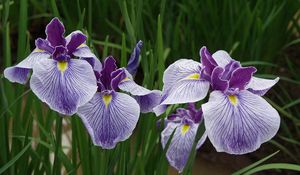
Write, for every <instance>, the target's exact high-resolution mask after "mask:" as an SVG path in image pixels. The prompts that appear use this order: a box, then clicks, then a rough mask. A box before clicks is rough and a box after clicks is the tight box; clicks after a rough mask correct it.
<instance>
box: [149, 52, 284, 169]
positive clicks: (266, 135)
mask: <svg viewBox="0 0 300 175" xmlns="http://www.w3.org/2000/svg"><path fill="white" fill-rule="evenodd" d="M200 57H201V63H199V62H196V61H193V60H191V59H180V60H178V61H176V62H175V63H173V64H171V65H170V66H169V67H168V68H167V69H166V71H165V73H164V77H163V81H164V87H163V92H162V99H161V102H160V105H158V106H157V107H155V108H154V112H155V113H156V114H157V115H160V114H161V113H163V112H164V111H165V109H166V107H167V105H171V104H180V103H195V102H198V101H200V100H203V99H204V98H205V97H206V95H207V93H208V92H209V89H210V88H211V93H210V96H209V99H208V102H207V103H204V104H202V106H201V115H203V120H204V125H205V129H206V132H205V134H204V135H203V138H204V137H205V136H206V134H207V136H208V138H209V140H210V141H211V143H212V144H213V146H214V147H215V148H216V150H217V151H218V152H227V153H230V154H245V153H249V152H253V151H255V150H256V149H258V148H259V147H260V145H261V144H262V143H264V142H266V141H268V140H270V139H271V138H272V137H273V136H274V135H275V134H276V133H277V131H278V129H279V126H280V116H279V114H278V112H277V111H276V110H275V109H274V108H273V107H272V106H271V105H270V104H269V103H268V102H267V101H266V100H265V99H263V98H262V97H261V96H263V95H264V94H265V93H266V92H267V91H268V90H269V89H270V88H271V87H272V86H274V85H275V84H276V83H277V82H278V80H279V78H276V79H274V80H268V79H262V78H257V77H254V76H253V74H254V73H255V72H256V68H255V67H242V66H241V64H240V63H239V62H238V61H236V60H234V59H232V58H231V57H230V56H229V54H228V53H227V52H225V51H222V50H221V51H217V52H216V53H214V54H213V55H211V54H210V53H209V51H208V50H207V48H206V47H203V48H201V50H200ZM191 109H192V108H191V107H189V108H188V109H187V110H183V109H180V110H179V111H178V110H177V114H176V115H175V116H176V117H180V118H181V125H178V124H177V120H171V122H170V119H169V118H174V115H171V116H169V118H168V119H167V121H168V124H167V125H166V128H165V130H164V131H163V133H162V134H161V135H162V138H165V137H166V135H168V134H169V132H170V131H171V130H174V128H178V129H177V130H180V131H181V132H180V131H177V130H176V132H175V134H174V138H173V139H172V142H171V147H170V148H169V149H171V150H172V152H173V153H175V152H181V151H182V150H183V148H184V147H185V148H186V149H184V151H185V154H187V155H188V154H189V151H190V147H191V145H190V144H187V141H186V139H187V138H189V139H191V140H192V142H193V139H192V138H194V137H195V136H194V135H195V132H196V131H197V129H195V128H194V127H188V126H190V124H193V125H192V126H194V125H195V124H194V123H197V122H195V119H194V118H199V117H198V116H200V114H197V113H195V112H186V111H193V110H194V109H192V110H191ZM182 111H184V112H182ZM202 113H203V114H202ZM191 116H192V117H191ZM193 116H196V117H193ZM186 118H187V119H188V120H187V119H186ZM190 118H192V119H190ZM186 121H189V122H186ZM191 121H193V122H191ZM186 123H187V124H188V126H187V125H186ZM196 127H198V125H197V126H196ZM166 133H167V134H166ZM179 133H181V135H180V134H179ZM191 133H193V134H191ZM202 141H203V139H200V141H199V142H200V143H202ZM173 142H174V145H176V147H175V146H172V144H173ZM162 144H163V145H165V140H162ZM199 145H201V144H199V143H198V145H197V148H198V147H199ZM176 149H177V150H176ZM173 153H170V154H167V158H168V160H169V162H170V163H171V165H173V166H174V167H175V168H176V169H178V170H179V171H181V170H182V168H183V165H184V164H185V163H186V160H187V159H186V155H183V154H182V155H181V158H180V159H178V156H174V155H172V154H173Z"/></svg>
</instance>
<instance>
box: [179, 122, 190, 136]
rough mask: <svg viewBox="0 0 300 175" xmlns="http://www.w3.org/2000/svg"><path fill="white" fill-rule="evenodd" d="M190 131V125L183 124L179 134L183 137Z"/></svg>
mask: <svg viewBox="0 0 300 175" xmlns="http://www.w3.org/2000/svg"><path fill="white" fill-rule="evenodd" d="M189 129H190V125H188V124H184V125H183V126H182V127H181V134H182V135H185V133H187V132H188V131H189Z"/></svg>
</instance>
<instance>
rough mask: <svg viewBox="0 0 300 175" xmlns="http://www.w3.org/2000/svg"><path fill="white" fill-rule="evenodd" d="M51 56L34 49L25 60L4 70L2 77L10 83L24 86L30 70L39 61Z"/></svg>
mask: <svg viewBox="0 0 300 175" xmlns="http://www.w3.org/2000/svg"><path fill="white" fill-rule="evenodd" d="M50 56H51V55H50V54H48V53H47V52H46V51H44V50H40V49H35V50H34V51H33V52H32V53H31V54H30V55H29V56H28V57H27V58H25V59H24V60H23V61H21V62H20V63H19V64H17V65H15V66H12V67H8V68H6V69H5V70H4V77H5V78H7V79H8V80H9V81H11V82H13V83H14V82H16V83H20V84H25V83H26V82H27V81H28V78H29V73H30V69H32V66H33V65H34V64H35V62H36V61H37V60H39V59H47V58H49V57H50Z"/></svg>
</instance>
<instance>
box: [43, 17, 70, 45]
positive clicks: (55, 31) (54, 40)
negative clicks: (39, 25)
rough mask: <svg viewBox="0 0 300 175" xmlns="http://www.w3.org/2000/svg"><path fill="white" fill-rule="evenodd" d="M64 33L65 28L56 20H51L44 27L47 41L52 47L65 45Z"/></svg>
mask: <svg viewBox="0 0 300 175" xmlns="http://www.w3.org/2000/svg"><path fill="white" fill-rule="evenodd" d="M64 33H65V27H64V25H63V24H62V22H61V21H60V20H59V19H58V18H53V19H52V20H51V21H50V23H49V24H48V25H47V27H46V34H47V40H48V41H49V42H50V44H51V46H53V47H55V46H60V45H62V46H65V45H66V40H65V38H64Z"/></svg>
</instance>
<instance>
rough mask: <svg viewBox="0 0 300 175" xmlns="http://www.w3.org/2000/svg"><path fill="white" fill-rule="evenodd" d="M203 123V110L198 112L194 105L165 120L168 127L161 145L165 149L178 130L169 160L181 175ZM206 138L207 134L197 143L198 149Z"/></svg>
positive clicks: (171, 143) (162, 135)
mask: <svg viewBox="0 0 300 175" xmlns="http://www.w3.org/2000/svg"><path fill="white" fill-rule="evenodd" d="M202 121H203V117H202V110H201V109H200V110H197V109H196V108H195V105H194V104H193V103H190V104H188V107H187V109H183V108H178V109H177V113H176V114H171V115H170V116H168V117H167V119H165V124H166V127H165V129H164V130H163V132H162V133H161V143H162V146H163V148H165V147H166V144H167V143H168V140H169V139H170V137H171V135H172V133H173V132H174V130H175V129H176V130H175V132H174V134H173V137H172V140H171V142H170V145H169V147H168V150H167V159H168V161H169V163H170V164H171V166H173V167H174V168H176V169H177V170H178V171H179V173H181V172H182V170H183V169H184V167H185V164H186V163H187V161H188V158H189V155H190V153H191V150H192V147H193V143H194V141H195V137H196V134H197V130H198V127H199V125H200V124H201V123H202ZM206 138H207V134H206V133H204V134H203V135H202V137H201V138H200V139H199V141H198V142H197V145H196V149H199V148H200V146H201V145H202V144H203V143H204V141H205V140H206Z"/></svg>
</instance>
